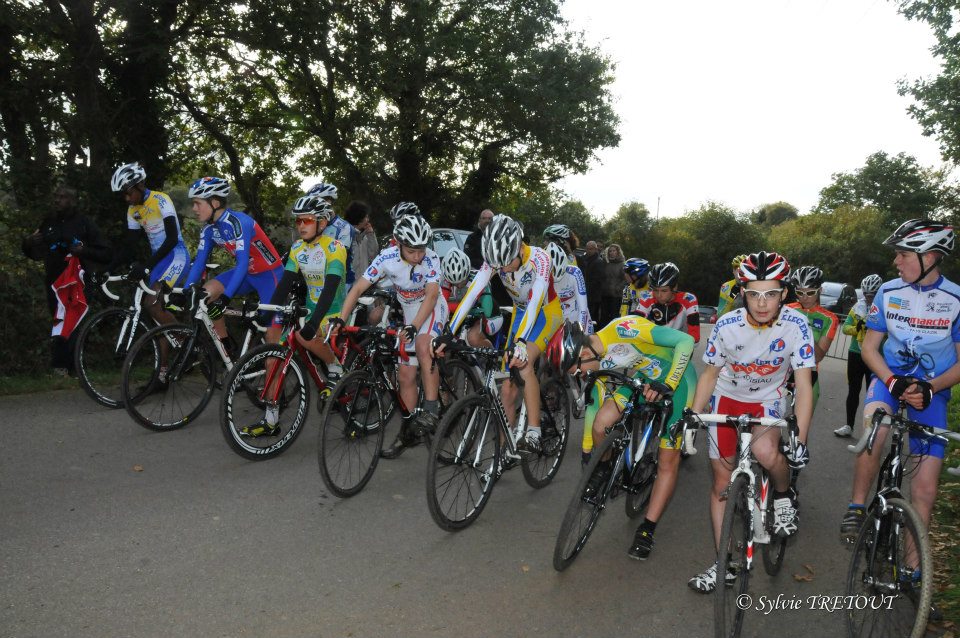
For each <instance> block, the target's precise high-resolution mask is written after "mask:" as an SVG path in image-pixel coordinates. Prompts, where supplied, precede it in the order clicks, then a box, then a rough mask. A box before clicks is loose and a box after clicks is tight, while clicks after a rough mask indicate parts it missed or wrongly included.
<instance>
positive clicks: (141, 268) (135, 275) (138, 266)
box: [127, 261, 150, 283]
mask: <svg viewBox="0 0 960 638" xmlns="http://www.w3.org/2000/svg"><path fill="white" fill-rule="evenodd" d="M149 276H150V269H149V268H147V266H146V265H145V264H144V263H143V262H139V261H135V262H133V263H132V264H130V272H129V273H128V274H127V279H129V280H130V281H136V280H137V279H143V280H144V283H146V281H147V277H149Z"/></svg>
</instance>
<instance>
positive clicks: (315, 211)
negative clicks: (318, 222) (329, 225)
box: [290, 195, 333, 222]
mask: <svg viewBox="0 0 960 638" xmlns="http://www.w3.org/2000/svg"><path fill="white" fill-rule="evenodd" d="M290 214H291V215H293V216H294V217H299V216H300V215H311V214H312V215H314V216H315V217H316V218H317V219H325V220H327V221H328V222H329V221H330V220H331V219H332V218H333V206H331V205H330V202H328V201H327V200H325V199H323V198H322V197H319V196H316V195H304V196H303V197H301V198H300V199H298V200H297V201H296V202H295V203H294V204H293V208H292V209H291V210H290Z"/></svg>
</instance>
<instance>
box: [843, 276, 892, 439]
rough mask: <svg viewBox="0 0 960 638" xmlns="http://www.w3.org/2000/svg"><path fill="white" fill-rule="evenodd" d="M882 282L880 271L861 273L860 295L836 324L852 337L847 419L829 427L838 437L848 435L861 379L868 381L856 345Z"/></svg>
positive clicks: (865, 369)
mask: <svg viewBox="0 0 960 638" xmlns="http://www.w3.org/2000/svg"><path fill="white" fill-rule="evenodd" d="M882 285H883V279H881V278H880V275H867V276H866V277H864V278H863V281H861V282H860V290H862V291H863V299H860V300H858V301H857V303H856V304H855V305H854V306H853V308H851V309H850V312H849V313H848V314H847V319H846V321H844V322H843V326H841V327H840V330H841V331H842V332H843V334H845V335H850V336H851V337H852V338H851V339H850V349H849V351H848V352H847V421H846V423H845V424H844V425H841V426H840V427H838V428H837V429H836V430H834V431H833V433H834V434H836V435H837V436H839V437H848V436H850V435H851V434H853V420H854V419H855V418H856V417H857V408H858V407H860V390H862V389H863V386H864V383H870V369H869V368H867V366H866V364H864V362H863V357H861V356H860V346H861V344H862V343H863V338H864V337H866V336H867V311H868V310H869V309H870V306H872V305H873V298H874V297H875V296H876V294H877V291H878V290H880V286H882Z"/></svg>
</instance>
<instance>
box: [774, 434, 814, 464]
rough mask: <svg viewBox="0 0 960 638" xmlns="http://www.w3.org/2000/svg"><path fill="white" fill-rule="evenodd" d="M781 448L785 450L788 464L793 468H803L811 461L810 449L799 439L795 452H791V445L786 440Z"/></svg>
mask: <svg viewBox="0 0 960 638" xmlns="http://www.w3.org/2000/svg"><path fill="white" fill-rule="evenodd" d="M780 449H781V450H782V451H783V454H784V456H786V457H787V465H789V466H790V469H792V470H802V469H803V468H805V467H807V463H809V462H810V450H808V449H807V446H806V445H805V444H804V443H801V442H800V441H797V448H796V449H795V450H794V451H793V454H790V445H789V444H788V443H786V442H784V443H783V445H782V446H781V448H780Z"/></svg>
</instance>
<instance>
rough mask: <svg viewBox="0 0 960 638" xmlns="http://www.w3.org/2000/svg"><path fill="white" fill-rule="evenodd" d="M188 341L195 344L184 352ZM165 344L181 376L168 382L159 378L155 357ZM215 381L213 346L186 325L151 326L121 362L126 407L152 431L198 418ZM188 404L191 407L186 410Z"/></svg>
mask: <svg viewBox="0 0 960 638" xmlns="http://www.w3.org/2000/svg"><path fill="white" fill-rule="evenodd" d="M191 337H195V338H193V339H191ZM188 342H192V344H193V345H192V347H191V348H190V351H189V352H186V351H185V350H184V347H183V346H184V344H185V343H188ZM163 343H166V344H167V346H168V348H169V349H168V351H167V362H168V366H169V368H170V372H169V374H170V375H175V374H176V375H177V376H176V378H170V379H168V380H167V382H166V383H163V382H161V381H160V379H159V372H160V367H159V361H160V359H159V356H158V355H157V352H158V351H159V350H161V346H160V344H163ZM175 344H176V345H175ZM148 349H149V350H148ZM175 370H179V374H177V373H176V372H175ZM216 383H217V367H216V359H215V358H214V353H213V350H212V347H211V345H210V344H209V343H208V342H207V341H205V340H204V339H203V333H199V332H198V331H197V329H196V328H195V327H194V326H190V325H187V324H182V323H172V324H166V325H162V326H157V327H155V328H151V329H150V330H148V331H147V332H146V334H144V335H143V336H141V337H140V338H139V339H137V341H136V342H135V343H134V344H133V346H132V347H131V348H130V352H129V353H128V354H127V358H126V359H125V360H124V362H123V383H122V396H123V402H124V407H125V408H126V410H127V414H129V415H130V417H131V418H132V419H133V420H134V421H136V423H137V424H139V425H141V426H143V427H145V428H147V429H148V430H154V431H157V432H164V431H168V430H176V429H179V428H182V427H183V426H185V425H186V424H187V423H190V422H191V421H193V420H194V419H196V418H197V417H198V416H199V415H200V413H201V412H203V409H204V408H206V407H207V404H208V403H209V402H210V399H211V398H212V397H213V390H214V388H215V387H216ZM184 405H187V406H192V407H189V408H188V409H186V410H185V409H184ZM168 410H169V412H168Z"/></svg>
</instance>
